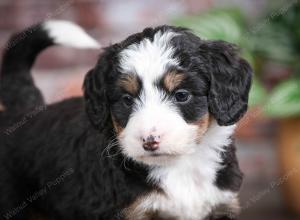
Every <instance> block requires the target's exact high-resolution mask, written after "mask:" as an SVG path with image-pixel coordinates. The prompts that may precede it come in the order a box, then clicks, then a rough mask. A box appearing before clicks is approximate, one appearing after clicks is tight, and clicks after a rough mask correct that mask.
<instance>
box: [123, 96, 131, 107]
mask: <svg viewBox="0 0 300 220" xmlns="http://www.w3.org/2000/svg"><path fill="white" fill-rule="evenodd" d="M122 100H123V103H124V105H125V106H126V107H131V106H132V105H133V103H134V100H133V97H132V96H131V95H128V94H125V95H123V96H122Z"/></svg>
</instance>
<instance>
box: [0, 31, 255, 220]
mask: <svg viewBox="0 0 300 220" xmlns="http://www.w3.org/2000/svg"><path fill="white" fill-rule="evenodd" d="M169 29H172V30H174V31H176V32H179V33H182V34H183V36H182V38H176V39H174V40H173V44H174V45H175V46H176V48H177V51H176V54H175V56H179V58H180V60H181V65H182V67H183V68H184V67H189V68H192V69H193V71H195V72H197V73H199V72H201V73H204V78H205V80H206V81H207V83H208V85H207V87H208V88H210V89H209V90H208V91H207V97H208V100H209V110H210V113H211V114H212V115H213V116H214V117H215V118H216V120H217V121H218V123H219V124H220V125H230V124H233V123H235V122H237V121H238V120H239V119H240V118H241V116H242V115H243V114H244V113H245V111H246V109H247V100H248V92H249V88H250V79H251V69H250V67H249V65H248V64H247V63H246V62H245V61H244V60H242V59H241V58H239V57H238V54H237V50H236V48H235V46H233V45H231V44H229V43H225V42H221V41H203V40H200V39H199V38H197V37H195V36H194V35H193V34H191V33H190V32H189V31H187V30H185V29H182V28H175V27H169V26H162V27H158V28H155V29H152V28H147V29H145V30H144V31H143V32H141V33H138V34H135V35H132V36H130V37H129V38H128V39H126V40H125V41H123V42H121V43H119V44H115V45H112V46H110V47H108V48H106V49H105V51H104V53H103V54H102V55H101V57H100V59H99V62H98V64H97V65H96V66H95V67H94V68H93V69H92V70H90V71H89V72H88V73H87V75H86V78H85V81H84V98H73V99H69V100H65V101H63V102H60V103H57V104H53V105H48V106H46V105H45V104H44V102H43V99H42V98H41V96H40V93H39V91H38V90H37V89H36V87H35V86H34V85H33V83H32V79H31V76H30V72H29V69H30V68H28V67H31V64H32V63H33V61H34V58H35V56H36V55H37V53H38V52H39V51H40V50H41V49H43V48H44V47H46V46H49V45H51V39H48V38H47V36H45V33H44V32H41V30H40V29H37V32H36V34H33V36H41V35H43V36H44V37H40V38H39V39H42V40H45V39H48V41H47V42H48V43H47V44H45V45H44V47H39V49H36V44H37V42H38V40H37V39H35V38H31V37H30V38H29V39H28V40H25V41H24V42H22V45H23V44H25V45H26V44H27V46H28V47H32V48H33V49H34V48H35V49H34V50H33V52H32V53H33V54H31V55H32V57H31V59H30V62H29V61H28V63H27V64H26V65H27V66H24V65H23V64H22V65H21V64H20V65H21V66H20V67H19V68H17V69H15V68H13V66H14V65H17V64H18V60H15V59H16V57H18V56H19V55H17V54H15V53H16V52H18V51H20V50H23V48H22V47H23V46H24V45H23V46H22V47H16V48H14V50H13V51H12V52H8V53H7V54H6V55H5V56H4V60H3V63H4V67H3V69H2V80H1V87H0V88H1V89H0V99H1V101H2V102H3V104H4V105H5V107H6V111H5V112H0V120H1V124H2V125H1V129H2V131H1V133H0V143H1V144H0V145H1V146H0V174H1V177H0V195H1V196H0V214H1V216H0V219H19V220H21V219H29V218H30V216H32V213H39V214H40V215H43V216H46V217H47V219H48V220H51V219H53V220H59V219H63V220H68V219H69V220H74V219H80V220H83V219H89V220H93V219H94V220H96V219H97V220H110V219H123V216H122V209H123V208H125V207H126V206H128V204H130V203H132V202H133V201H134V200H135V199H136V198H137V197H138V196H139V195H141V194H144V193H146V192H149V191H152V190H154V189H156V188H157V186H155V185H152V184H150V183H148V182H147V181H146V178H147V173H148V168H147V167H145V166H143V165H140V164H137V163H135V162H133V161H131V160H130V159H127V158H125V157H124V156H123V155H122V154H120V152H119V148H118V146H113V147H112V148H110V149H109V150H108V151H107V148H106V147H107V146H109V145H110V144H112V142H113V141H114V139H115V132H114V129H113V125H112V121H111V115H110V111H111V109H110V104H111V103H112V102H114V91H113V87H112V85H113V83H114V82H115V81H116V78H117V77H118V70H117V64H118V56H117V55H118V53H119V52H120V51H121V50H122V49H123V48H125V47H127V46H128V45H131V44H133V43H137V42H139V41H141V40H142V39H144V38H149V39H151V38H153V36H154V34H155V33H156V32H157V31H159V30H160V31H166V30H169ZM29 40H30V41H34V42H35V44H34V45H33V44H32V43H31V42H29ZM26 50H30V49H29V48H26ZM29 64H30V65H29ZM196 64H197V65H196ZM28 65H29V66H28ZM14 80H15V81H14ZM13 81H14V82H13ZM15 92H16V93H15ZM9 97H10V98H9ZM32 97H33V98H32ZM20 105H21V106H20ZM40 105H43V106H44V108H43V109H42V110H41V111H39V112H38V113H37V114H35V115H34V116H32V117H27V121H26V123H24V124H22V126H20V127H18V128H16V129H15V130H13V131H12V132H6V131H7V127H8V126H9V125H11V124H12V123H17V122H18V121H20V120H22V118H24V116H26V114H28V112H29V113H30V111H32V109H34V108H35V107H36V106H40ZM223 159H224V169H222V170H220V171H219V172H218V177H217V180H216V185H217V186H219V187H220V188H222V189H228V190H232V191H238V190H239V188H240V184H241V179H242V177H241V173H240V171H239V167H238V163H237V160H236V156H235V148H234V146H233V145H231V146H228V148H227V151H226V152H225V153H224V155H223ZM67 171H68V175H66V174H65V173H66V172H67ZM69 171H72V172H69ZM59 177H60V179H59V180H60V181H58V182H57V184H55V185H53V181H55V180H57V178H59ZM51 183H52V184H51ZM49 185H51V187H50V186H49ZM37 192H39V193H37ZM36 193H37V194H36ZM33 195H36V196H37V198H36V199H32V198H33ZM222 219H227V218H225V217H224V218H222Z"/></svg>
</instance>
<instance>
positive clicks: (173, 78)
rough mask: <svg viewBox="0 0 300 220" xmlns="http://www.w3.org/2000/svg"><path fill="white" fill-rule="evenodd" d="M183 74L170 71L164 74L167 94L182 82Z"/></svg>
mask: <svg viewBox="0 0 300 220" xmlns="http://www.w3.org/2000/svg"><path fill="white" fill-rule="evenodd" d="M184 77H185V76H184V74H183V73H178V72H176V71H172V72H169V73H167V74H166V76H165V78H164V85H165V87H166V89H167V90H168V91H169V92H172V91H173V90H174V89H176V87H177V86H179V85H180V83H181V82H182V81H183V80H184Z"/></svg>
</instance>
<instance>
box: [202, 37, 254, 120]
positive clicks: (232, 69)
mask: <svg viewBox="0 0 300 220" xmlns="http://www.w3.org/2000/svg"><path fill="white" fill-rule="evenodd" d="M200 49H201V50H202V52H203V53H208V54H207V55H208V63H209V70H210V75H209V79H210V89H209V92H208V102H209V103H208V104H209V111H210V113H211V114H212V115H213V116H214V118H215V119H216V120H217V122H218V124H219V125H232V124H234V123H236V122H237V121H238V120H239V119H240V118H241V117H242V116H243V115H244V114H245V112H246V111H247V108H248V95H249V90H250V87H251V77H252V69H251V67H250V65H249V64H248V63H247V61H245V60H244V59H242V58H240V56H239V51H238V48H237V47H236V46H235V45H233V44H230V43H226V42H224V41H207V42H206V43H204V44H203V45H201V46H200Z"/></svg>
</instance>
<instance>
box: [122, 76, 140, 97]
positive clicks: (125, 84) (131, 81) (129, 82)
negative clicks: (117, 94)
mask: <svg viewBox="0 0 300 220" xmlns="http://www.w3.org/2000/svg"><path fill="white" fill-rule="evenodd" d="M118 85H119V86H121V87H122V88H123V89H124V90H126V91H127V92H128V93H130V94H132V95H134V94H137V93H138V91H139V82H138V78H137V76H136V75H135V74H124V75H123V76H122V77H121V78H120V79H119V80H118Z"/></svg>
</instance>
